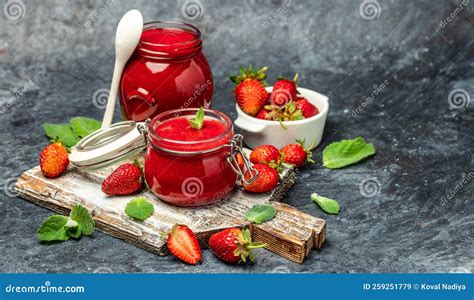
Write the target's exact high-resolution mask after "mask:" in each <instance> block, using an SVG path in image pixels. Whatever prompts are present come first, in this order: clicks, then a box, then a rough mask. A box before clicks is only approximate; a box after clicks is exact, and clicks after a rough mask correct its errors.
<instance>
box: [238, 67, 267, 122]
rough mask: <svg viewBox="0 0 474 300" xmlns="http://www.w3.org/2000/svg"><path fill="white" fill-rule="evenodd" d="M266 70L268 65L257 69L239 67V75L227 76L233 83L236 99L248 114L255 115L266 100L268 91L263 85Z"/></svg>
mask: <svg viewBox="0 0 474 300" xmlns="http://www.w3.org/2000/svg"><path fill="white" fill-rule="evenodd" d="M267 70H268V67H263V68H260V69H259V70H254V68H253V67H252V66H249V68H248V69H246V68H244V67H241V68H240V75H236V76H230V77H229V79H230V80H231V81H232V82H233V83H234V84H235V89H234V95H235V98H236V101H237V103H238V104H239V106H240V108H241V109H242V111H244V112H245V113H246V114H248V115H251V116H255V115H256V114H257V113H258V112H259V111H260V110H261V109H262V108H263V107H264V106H265V104H266V103H267V101H268V93H267V90H265V86H264V80H265V78H266V77H267V74H266V71H267Z"/></svg>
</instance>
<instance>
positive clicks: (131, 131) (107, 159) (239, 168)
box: [69, 108, 258, 206]
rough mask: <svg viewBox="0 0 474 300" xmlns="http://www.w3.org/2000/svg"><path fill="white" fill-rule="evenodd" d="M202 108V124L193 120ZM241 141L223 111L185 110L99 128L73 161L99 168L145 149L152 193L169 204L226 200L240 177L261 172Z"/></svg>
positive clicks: (84, 141)
mask: <svg viewBox="0 0 474 300" xmlns="http://www.w3.org/2000/svg"><path fill="white" fill-rule="evenodd" d="M198 111H199V112H201V118H200V119H201V120H202V122H199V123H200V124H201V127H200V128H196V127H195V126H193V125H194V124H193V125H192V124H191V123H193V122H190V121H193V120H197V119H198V115H197V112H198ZM242 141H243V137H242V135H240V134H234V130H233V126H232V121H231V120H230V118H229V117H228V116H226V115H225V114H223V113H221V112H219V111H215V110H209V109H204V110H202V111H201V110H200V109H197V108H187V109H179V110H171V111H167V112H164V113H161V114H159V115H157V116H156V117H154V118H153V119H152V120H151V121H150V120H149V119H147V121H146V122H138V123H137V122H134V121H124V122H120V123H116V124H112V125H110V126H109V127H106V128H103V129H100V130H98V131H96V132H94V133H92V134H90V135H89V136H87V137H85V138H83V139H82V140H81V141H80V142H79V143H78V144H77V145H76V147H75V148H73V149H72V151H71V153H70V155H69V161H70V162H71V163H72V164H73V165H75V166H76V167H78V168H83V169H87V168H100V167H103V166H106V165H109V164H111V163H113V162H116V161H121V160H123V159H124V158H125V157H128V156H131V155H132V154H137V153H141V152H142V151H143V150H144V149H145V157H144V158H145V162H144V167H143V172H144V178H145V182H146V184H147V186H148V188H149V189H150V191H151V192H152V193H153V194H154V195H156V196H157V197H158V198H160V199H161V200H163V201H165V202H168V203H170V204H174V205H178V206H199V205H205V204H210V203H213V202H216V201H218V200H220V199H225V198H226V196H227V195H228V194H229V193H230V192H231V191H232V189H233V188H234V186H235V183H236V180H237V178H240V179H242V180H243V181H245V182H247V183H249V182H252V181H253V180H254V179H255V178H256V176H258V172H257V171H256V170H255V169H253V168H252V166H251V164H250V161H249V160H248V158H247V156H246V155H245V154H244V153H243V151H242ZM237 155H240V156H241V158H242V160H243V165H242V163H239V162H240V160H238V159H237ZM250 169H252V172H251V174H253V176H251V178H248V179H247V178H246V179H247V180H245V179H244V178H243V172H244V170H250Z"/></svg>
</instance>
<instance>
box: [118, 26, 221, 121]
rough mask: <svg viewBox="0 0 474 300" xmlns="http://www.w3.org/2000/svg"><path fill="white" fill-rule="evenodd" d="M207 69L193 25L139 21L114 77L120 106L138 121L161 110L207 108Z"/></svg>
mask: <svg viewBox="0 0 474 300" xmlns="http://www.w3.org/2000/svg"><path fill="white" fill-rule="evenodd" d="M212 90H213V82H212V73H211V68H210V67H209V64H208V62H207V59H206V57H205V56H204V54H203V52H202V40H201V33H200V32H199V30H198V29H197V28H196V27H194V26H192V25H189V24H184V23H178V22H165V21H159V22H151V23H147V24H145V26H144V28H143V32H142V36H141V38H140V42H139V43H138V46H137V48H136V49H135V52H134V53H133V55H132V57H131V58H130V59H129V60H128V62H127V65H126V66H125V69H124V71H123V74H122V78H121V80H120V107H121V110H122V114H123V115H124V117H125V118H126V119H128V120H134V121H144V120H145V119H147V118H153V117H154V116H156V115H158V114H159V113H162V112H165V111H167V110H172V109H179V108H191V107H201V106H204V107H209V106H210V104H211V97H212Z"/></svg>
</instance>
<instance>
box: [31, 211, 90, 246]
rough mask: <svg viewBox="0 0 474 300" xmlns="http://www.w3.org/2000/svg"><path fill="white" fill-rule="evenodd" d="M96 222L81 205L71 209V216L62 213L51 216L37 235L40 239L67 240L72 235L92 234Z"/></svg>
mask: <svg viewBox="0 0 474 300" xmlns="http://www.w3.org/2000/svg"><path fill="white" fill-rule="evenodd" d="M94 229H95V222H94V219H92V216H91V215H90V213H89V212H88V211H87V209H85V208H84V207H83V206H81V205H79V204H78V205H76V206H74V207H73V208H72V209H71V213H70V214H69V217H67V216H62V215H52V216H49V217H48V218H47V219H46V220H44V221H43V223H42V224H41V225H40V227H39V228H38V231H37V233H36V234H37V236H38V239H39V240H40V241H44V242H52V241H66V240H68V239H69V238H70V237H72V238H75V239H77V238H79V237H80V236H81V235H82V234H83V235H92V234H93V233H94Z"/></svg>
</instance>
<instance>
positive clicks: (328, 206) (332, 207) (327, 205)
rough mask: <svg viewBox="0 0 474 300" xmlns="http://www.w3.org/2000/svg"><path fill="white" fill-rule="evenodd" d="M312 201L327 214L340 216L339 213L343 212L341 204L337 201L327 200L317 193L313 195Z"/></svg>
mask: <svg viewBox="0 0 474 300" xmlns="http://www.w3.org/2000/svg"><path fill="white" fill-rule="evenodd" d="M311 200H313V201H314V202H316V203H317V204H318V205H319V207H321V209H322V210H323V211H325V212H327V213H328V214H334V215H337V214H339V211H340V210H341V207H340V206H339V203H337V201H336V200H334V199H330V198H326V197H323V196H320V195H318V194H316V193H312V194H311Z"/></svg>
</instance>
